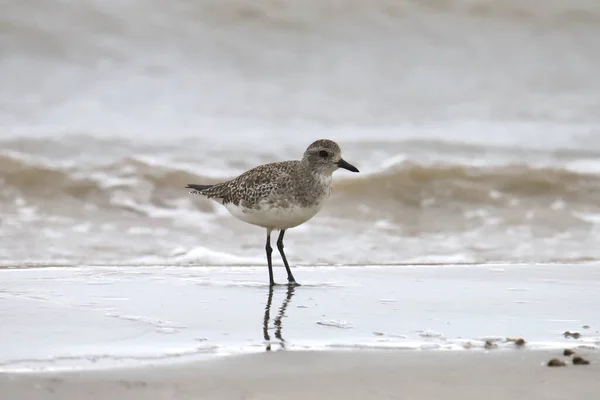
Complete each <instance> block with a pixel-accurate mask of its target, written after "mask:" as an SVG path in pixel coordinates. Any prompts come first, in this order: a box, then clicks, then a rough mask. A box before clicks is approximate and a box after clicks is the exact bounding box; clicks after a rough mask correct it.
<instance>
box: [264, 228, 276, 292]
mask: <svg viewBox="0 0 600 400" xmlns="http://www.w3.org/2000/svg"><path fill="white" fill-rule="evenodd" d="M265 250H266V251H267V264H268V265H269V285H271V286H274V285H275V280H274V279H273V263H272V261H271V253H273V248H271V231H270V230H267V245H266V246H265Z"/></svg>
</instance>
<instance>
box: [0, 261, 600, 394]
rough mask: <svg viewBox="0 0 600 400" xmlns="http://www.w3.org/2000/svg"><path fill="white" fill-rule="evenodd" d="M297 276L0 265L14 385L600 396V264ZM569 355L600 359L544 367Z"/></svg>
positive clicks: (2, 341) (4, 332) (8, 374)
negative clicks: (272, 282) (270, 278)
mask: <svg viewBox="0 0 600 400" xmlns="http://www.w3.org/2000/svg"><path fill="white" fill-rule="evenodd" d="M294 273H295V275H296V278H297V279H298V280H299V281H300V282H301V283H302V284H303V285H302V286H300V287H296V288H293V289H291V288H288V287H287V286H285V285H282V286H277V287H275V288H274V289H273V290H270V289H269V287H268V285H266V278H267V271H266V268H264V267H194V266H179V267H164V266H154V267H150V266H118V267H117V266H106V267H100V266H94V267H92V266H85V267H83V266H82V267H50V268H24V269H3V270H0V320H1V321H2V329H0V373H2V374H3V375H2V376H1V377H0V392H2V393H7V394H8V395H9V396H8V398H17V396H19V397H23V398H26V399H28V398H31V399H45V398H60V399H67V400H68V399H88V398H113V397H114V398H119V399H127V398H138V397H137V396H143V398H146V399H154V398H156V399H163V398H165V399H169V398H182V399H186V398H190V399H192V398H194V399H196V398H210V399H212V398H214V399H229V398H231V399H238V398H265V399H266V398H276V397H279V398H281V396H285V397H286V398H320V397H321V398H325V397H326V398H330V399H336V398H345V399H348V398H357V399H358V398H361V399H364V398H375V399H378V398H397V397H402V394H403V393H404V394H406V395H407V396H409V397H411V398H415V397H416V398H439V396H440V394H442V395H443V396H445V397H448V396H449V395H452V396H451V398H456V397H457V396H463V397H465V398H471V397H472V398H481V397H483V396H485V397H486V398H490V399H495V398H498V399H500V398H507V397H508V396H510V398H526V399H533V398H535V399H538V398H544V399H545V398H548V399H554V398H556V399H563V398H567V396H570V397H582V398H585V396H588V398H589V396H590V395H591V393H592V392H594V391H597V390H598V389H600V387H599V384H598V380H597V379H596V377H597V374H598V365H599V364H600V359H599V355H598V350H597V349H598V346H599V345H600V333H599V328H600V317H599V316H598V313H597V305H598V304H600V279H599V278H600V268H599V266H598V265H596V264H574V265H550V264H546V265H543V264H539V265H491V264H490V265H419V266H355V267H348V266H339V267H331V266H330V267H299V268H296V269H295V271H294ZM284 276H285V274H284V271H283V269H282V268H277V269H276V280H279V281H280V282H281V280H282V279H283V278H284ZM565 331H571V332H576V333H579V336H578V337H576V338H574V337H571V336H569V337H565V336H564V334H563V333H564V332H565ZM508 338H523V339H524V340H525V344H524V346H522V347H518V346H516V344H515V343H514V342H513V341H511V340H508ZM567 347H568V348H573V349H574V350H575V351H576V352H577V353H578V354H583V355H584V356H585V357H586V358H587V359H589V360H590V361H591V364H590V365H585V366H583V365H577V366H575V365H572V364H569V365H568V366H566V367H560V368H550V367H547V366H546V365H545V363H547V361H548V360H550V359H551V358H554V357H558V358H560V359H563V360H565V361H567V362H570V360H571V359H572V357H571V358H567V357H564V356H562V350H563V349H564V348H567ZM494 396H495V397H494Z"/></svg>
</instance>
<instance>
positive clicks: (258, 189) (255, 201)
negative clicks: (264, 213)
mask: <svg viewBox="0 0 600 400" xmlns="http://www.w3.org/2000/svg"><path fill="white" fill-rule="evenodd" d="M297 163H298V162H297V161H285V162H277V163H271V164H264V165H260V166H258V167H256V168H253V169H251V170H249V171H246V172H244V173H243V174H241V175H239V176H238V177H236V178H234V179H232V180H229V181H227V182H223V183H218V184H216V185H210V186H209V185H188V186H187V187H188V188H192V189H194V191H192V192H191V193H194V194H201V195H204V196H206V197H208V198H212V199H214V200H218V201H219V202H220V203H222V204H228V203H232V204H235V205H240V206H243V207H246V208H255V207H258V206H259V204H260V203H261V202H263V201H269V200H272V201H276V200H277V198H278V197H279V193H282V192H285V191H286V190H287V189H288V188H290V186H291V182H292V179H291V178H290V176H291V174H292V173H293V170H294V169H295V168H296V164H297Z"/></svg>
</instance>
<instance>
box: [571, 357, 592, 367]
mask: <svg viewBox="0 0 600 400" xmlns="http://www.w3.org/2000/svg"><path fill="white" fill-rule="evenodd" d="M589 363H590V362H589V361H588V360H586V359H585V358H583V357H581V356H575V357H573V364H575V365H588V364H589Z"/></svg>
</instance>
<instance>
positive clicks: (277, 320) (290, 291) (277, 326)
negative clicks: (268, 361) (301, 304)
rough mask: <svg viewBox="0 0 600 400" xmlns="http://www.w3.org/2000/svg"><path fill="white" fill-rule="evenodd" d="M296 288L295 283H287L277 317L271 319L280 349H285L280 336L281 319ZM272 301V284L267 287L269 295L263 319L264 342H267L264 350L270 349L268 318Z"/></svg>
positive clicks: (283, 340) (269, 317)
mask: <svg viewBox="0 0 600 400" xmlns="http://www.w3.org/2000/svg"><path fill="white" fill-rule="evenodd" d="M295 290H296V286H295V285H288V287H287V293H286V296H285V300H283V303H281V307H279V312H278V313H277V317H275V319H274V320H273V325H275V337H276V338H277V339H279V345H280V346H281V349H284V350H285V339H284V338H283V336H281V330H282V328H283V325H282V319H283V317H285V310H286V309H287V307H288V305H289V304H290V301H291V300H292V296H293V295H294V291H295ZM272 303H273V286H270V287H269V296H268V297H267V306H266V307H265V318H264V321H263V336H264V338H265V342H266V343H267V347H266V351H271V336H270V335H269V320H270V319H271V304H272Z"/></svg>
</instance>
